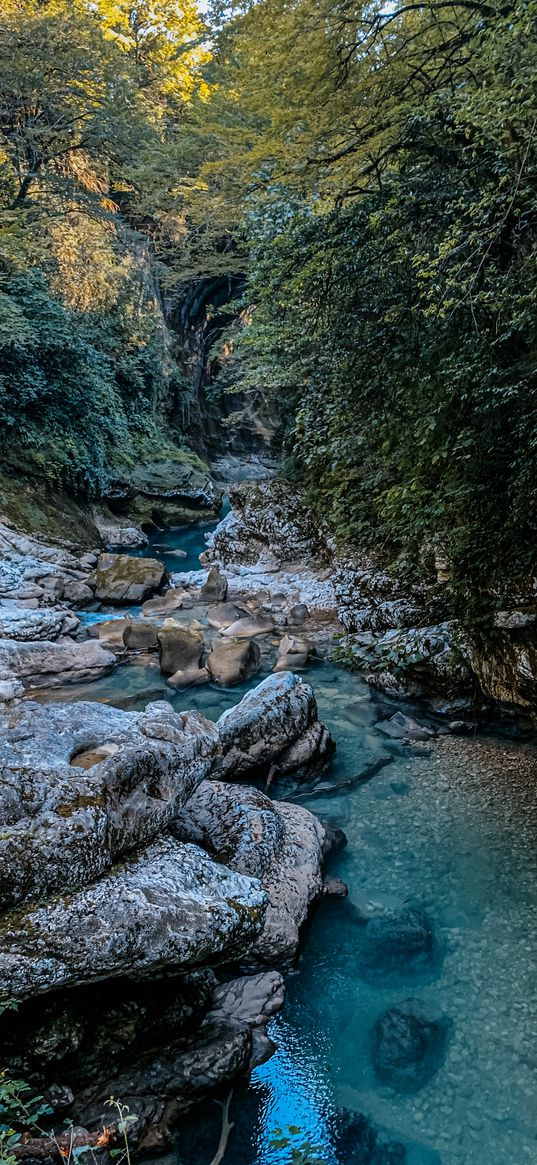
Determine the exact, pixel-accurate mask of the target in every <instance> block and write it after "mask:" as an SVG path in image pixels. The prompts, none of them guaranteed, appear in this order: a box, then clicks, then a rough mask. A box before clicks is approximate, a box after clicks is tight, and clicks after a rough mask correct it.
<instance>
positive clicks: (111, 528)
mask: <svg viewBox="0 0 537 1165" xmlns="http://www.w3.org/2000/svg"><path fill="white" fill-rule="evenodd" d="M92 517H93V521H94V522H95V525H96V527H97V529H98V531H99V534H100V536H101V538H102V540H103V544H104V546H106V547H108V549H114V550H117V549H118V548H121V549H124V550H136V549H138V548H139V547H142V546H147V542H148V538H147V534H144V532H143V530H142V528H141V526H138V525H133V524H132V523H130V522H129V521H128V520H127V521H125V520H123V521H122V520H121V519H120V518H119V517H118V516H117V514H113V513H112V512H111V511H110V510H108V509H106V508H105V509H100V508H98V507H97V506H95V507H94V509H93V513H92Z"/></svg>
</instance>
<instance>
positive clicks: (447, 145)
mask: <svg viewBox="0 0 537 1165" xmlns="http://www.w3.org/2000/svg"><path fill="white" fill-rule="evenodd" d="M262 11H263V13H264V15H261V12H262ZM258 12H259V14H260V15H259V17H258V16H257V13H258ZM269 14H271V15H272V17H273V18H274V19H275V20H276V22H277V24H276V31H275V34H274V37H273V41H274V45H275V49H274V51H273V48H272V46H269V47H267V45H266V42H265V46H264V50H263V58H264V60H263V63H262V66H261V68H260V74H259V76H258V82H259V84H260V85H261V87H263V85H265V86H266V88H265V89H264V90H263V91H262V92H259V90H258V91H257V95H256V99H255V101H252V103H251V117H252V118H253V117H254V116H259V112H260V108H261V105H262V103H263V100H265V102H266V108H267V109H268V111H269V118H270V121H269V124H268V125H266V126H265V128H262V129H261V131H260V134H259V136H258V140H257V143H256V146H255V166H256V167H257V173H258V178H259V180H258V184H257V187H255V184H253V183H252V181H251V172H249V177H248V182H249V185H250V191H249V196H248V204H247V205H248V212H247V216H246V221H245V224H244V231H245V236H246V245H247V249H248V253H249V286H248V290H247V297H246V300H247V302H248V303H249V304H254V305H255V310H253V311H252V312H251V323H250V325H249V327H248V328H247V329H246V330H245V331H244V333H243V334H242V336H240V337H238V339H237V340H236V351H237V362H236V368H235V375H236V378H237V380H238V382H239V383H241V384H242V385H243V386H244V387H252V388H253V387H254V386H256V385H260V384H261V385H263V386H265V387H266V388H268V390H269V391H270V392H271V393H272V394H273V399H274V401H275V402H279V404H280V407H281V409H282V411H283V413H284V415H285V417H286V421H287V426H288V431H289V437H288V441H287V448H288V452H289V455H290V459H291V461H292V464H293V467H294V472H295V473H298V474H299V475H300V476H301V477H302V479H303V480H304V481H305V483H306V484H307V485H308V486H309V487H310V496H311V499H312V502H313V503H314V504H316V505H318V507H319V512H320V513H323V514H325V515H326V514H327V513H328V514H329V515H330V517H331V520H332V523H333V525H334V528H335V529H336V532H337V534H338V536H339V537H340V539H341V541H343V542H346V543H349V542H350V543H352V544H353V545H355V546H368V547H372V546H375V547H376V548H377V549H382V550H384V552H385V553H386V555H387V557H388V558H389V559H390V560H391V561H393V562H397V563H398V564H399V566H400V567H401V568H402V569H406V568H408V569H412V570H413V571H415V570H416V569H420V566H421V565H422V564H423V563H424V562H425V561H426V560H427V558H428V557H429V558H430V556H431V554H432V550H433V549H434V548H436V549H437V550H438V549H440V550H441V552H442V554H443V555H444V556H447V557H448V558H450V559H451V560H452V561H453V564H454V570H455V586H454V588H453V598H454V602H456V604H457V606H458V608H459V609H462V611H463V613H468V612H469V610H470V608H471V613H472V617H474V616H475V612H476V610H481V611H483V612H484V611H485V610H486V609H488V607H489V605H490V603H491V602H495V601H500V599H501V594H500V592H501V587H502V585H503V583H504V582H505V580H507V579H510V584H511V585H512V580H513V578H519V579H520V582H521V585H524V583H523V580H524V578H525V576H526V575H527V574H528V573H529V572H530V571H531V570H534V569H535V567H536V565H537V562H536V558H537V553H536V546H535V530H536V526H537V492H536V471H537V459H536V450H537V407H536V400H537V397H536V379H535V373H536V368H535V359H536V352H537V334H536V328H537V283H536V268H535V260H534V256H535V243H536V239H537V102H536V95H535V76H536V74H537V6H536V5H535V3H519V2H517V3H514V4H511V5H509V6H507V5H505V6H502V5H499V4H498V5H496V4H480V3H475V4H472V3H469V4H462V3H461V4H457V3H453V4H443V3H435V2H434V0H431V2H429V3H424V4H418V5H415V4H407V5H401V7H400V8H399V9H395V8H394V7H393V6H390V8H388V9H384V10H383V9H382V8H381V7H379V6H375V5H372V6H369V5H368V6H366V7H363V8H359V7H358V6H356V5H352V4H351V3H347V0H343V3H342V4H341V5H340V4H338V5H335V4H325V5H324V6H323V7H322V8H318V9H317V15H316V16H314V14H313V11H312V9H311V6H308V4H307V3H301V2H298V3H295V4H292V5H288V4H286V3H281V4H280V3H279V4H276V3H273V0H266V2H265V3H261V4H260V5H258V6H254V7H253V8H252V9H251V10H250V11H249V13H248V15H247V17H245V18H240V19H239V21H238V23H237V57H238V64H237V63H235V65H234V67H233V68H231V66H230V75H231V76H232V77H233V82H234V84H236V83H237V76H238V78H239V79H240V81H241V82H242V83H243V93H244V94H246V95H248V92H249V90H248V84H247V82H246V80H245V73H246V61H247V60H248V59H250V60H252V61H254V60H257V59H258V57H259V54H260V48H259V41H256V47H255V49H254V48H251V47H250V45H249V41H248V36H252V35H253V27H254V25H255V24H256V21H258V28H263V27H265V26H266V24H267V21H268V19H269ZM330 17H332V20H330V19H329V18H330ZM249 25H250V32H248V27H249ZM291 25H292V27H293V28H294V29H295V32H297V33H298V30H299V29H301V30H302V36H301V37H299V38H298V40H297V38H296V37H295V39H294V40H292V41H291V40H289V41H288V45H289V51H288V59H287V62H286V61H285V59H284V55H283V48H282V46H283V38H284V34H285V31H286V30H287V32H289V28H290V27H291ZM226 38H227V41H228V42H229V41H230V40H231V41H232V40H233V26H231V27H229V28H228V29H227V31H226ZM345 46H346V47H345ZM308 49H309V55H308V53H307V50H308ZM247 50H249V52H250V56H248V51H247ZM305 52H306V61H304V53H305ZM285 70H287V72H286V73H285V75H284V71H285ZM289 70H294V72H293V77H292V78H290V77H289ZM271 72H272V78H273V79H272V89H273V92H274V95H275V96H274V101H273V103H272V104H271V98H270V96H269V80H268V78H269V75H270V74H271ZM315 76H316V77H317V84H316V83H315ZM259 78H260V80H259ZM253 85H254V79H253V78H252V79H251V81H250V86H251V87H253ZM285 94H287V95H288V96H287V102H286V105H285V109H284V97H285ZM284 118H285V119H287V120H286V126H285V133H283V126H284ZM278 135H280V139H281V147H282V155H281V157H279V156H278V154H277V151H276V150H275V149H274V141H275V137H277V136H278ZM262 159H264V165H265V173H266V177H265V178H263V170H262ZM220 165H221V166H224V169H225V167H226V166H227V167H228V168H229V169H230V170H233V159H231V161H230V160H228V161H227V162H226V163H220ZM237 182H240V174H239V170H238V165H237V166H236V168H235V170H234V172H233V174H232V175H231V178H230V183H231V189H233V183H237ZM227 375H228V376H229V370H227Z"/></svg>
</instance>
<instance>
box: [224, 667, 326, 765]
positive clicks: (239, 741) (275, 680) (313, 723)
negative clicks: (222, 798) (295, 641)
mask: <svg viewBox="0 0 537 1165" xmlns="http://www.w3.org/2000/svg"><path fill="white" fill-rule="evenodd" d="M217 728H218V735H219V737H220V742H221V745H222V750H223V757H222V760H221V761H220V765H219V773H218V775H219V776H221V777H223V778H225V777H233V778H236V777H241V778H242V777H245V776H253V775H257V776H263V775H266V774H267V773H268V772H269V770H270V769H271V768H272V767H273V766H275V767H276V768H277V769H278V771H279V772H280V773H293V772H296V773H304V774H305V773H308V772H310V771H313V770H315V769H316V768H319V767H320V766H322V765H323V764H325V763H326V761H327V760H328V758H329V757H330V755H331V753H332V752H333V750H334V742H333V740H332V737H331V736H330V733H329V731H328V729H327V728H326V727H325V726H324V724H322V723H321V722H320V721H319V719H318V714H317V702H316V700H315V696H314V694H313V691H312V689H311V687H310V686H309V684H305V683H303V681H302V680H301V679H300V677H299V676H295V675H293V674H292V673H291V672H281V673H280V674H279V675H271V676H267V678H266V679H265V680H263V681H262V682H261V683H260V684H258V686H257V687H256V688H254V689H253V690H252V691H251V692H248V693H247V694H246V696H244V697H243V699H242V700H241V702H240V704H237V705H236V706H235V707H234V708H229V709H228V710H227V711H226V712H224V713H223V715H222V716H221V717H220V719H219V720H218V723H217Z"/></svg>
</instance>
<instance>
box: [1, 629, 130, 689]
mask: <svg viewBox="0 0 537 1165" xmlns="http://www.w3.org/2000/svg"><path fill="white" fill-rule="evenodd" d="M115 663H116V657H115V655H113V654H112V652H111V651H107V650H106V648H104V647H103V646H102V645H101V644H100V643H98V642H97V641H96V640H94V639H88V640H86V641H85V642H83V643H75V642H74V641H73V640H72V639H57V640H56V641H55V642H49V641H48V640H46V639H44V640H39V641H38V642H36V643H31V642H30V643H26V642H22V643H18V642H17V641H14V640H9V639H0V670H2V671H5V672H9V673H10V674H11V675H13V676H16V677H17V679H19V680H21V681H22V682H23V683H24V685H25V687H27V688H43V687H45V688H51V687H58V686H62V685H63V684H69V683H84V682H86V681H88V680H96V679H99V677H100V676H103V675H106V674H107V672H109V671H110V669H111V668H112V667H113V666H114V664H115Z"/></svg>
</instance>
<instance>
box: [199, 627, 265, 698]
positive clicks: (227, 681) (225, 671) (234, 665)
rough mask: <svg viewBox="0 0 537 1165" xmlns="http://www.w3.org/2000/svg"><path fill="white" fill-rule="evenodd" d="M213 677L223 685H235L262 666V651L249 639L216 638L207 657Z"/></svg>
mask: <svg viewBox="0 0 537 1165" xmlns="http://www.w3.org/2000/svg"><path fill="white" fill-rule="evenodd" d="M207 667H208V669H209V672H210V674H211V677H212V679H213V680H214V681H215V682H216V683H217V684H221V685H222V687H225V688H228V687H233V685H234V684H242V683H244V682H245V680H249V679H251V677H252V676H255V675H256V673H257V672H258V671H259V668H260V667H261V652H260V650H259V646H258V644H257V643H253V642H252V641H251V640H249V639H246V640H245V639H220V640H219V639H216V640H215V641H214V642H213V644H212V647H211V653H210V655H209V656H208V659H207Z"/></svg>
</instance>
